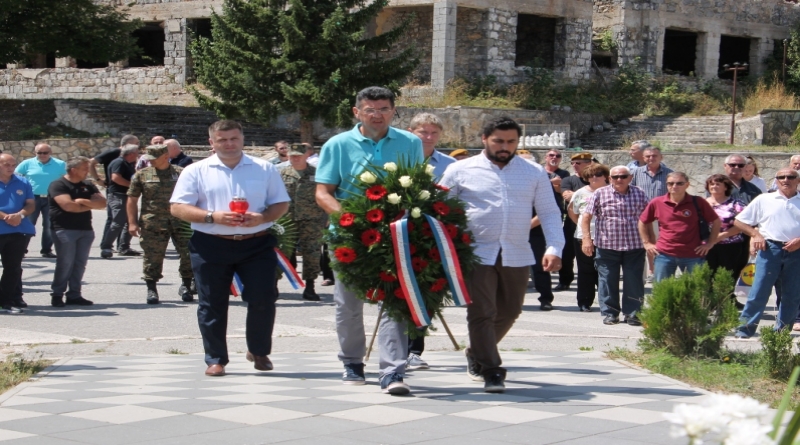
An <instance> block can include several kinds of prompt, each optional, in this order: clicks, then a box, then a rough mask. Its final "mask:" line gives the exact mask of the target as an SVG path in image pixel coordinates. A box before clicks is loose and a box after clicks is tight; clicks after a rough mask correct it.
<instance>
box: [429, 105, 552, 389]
mask: <svg viewBox="0 0 800 445" xmlns="http://www.w3.org/2000/svg"><path fill="white" fill-rule="evenodd" d="M520 134H521V129H520V126H519V125H518V124H517V123H516V122H515V121H514V120H512V119H511V118H508V117H501V118H497V119H495V120H493V121H490V122H488V123H487V124H486V125H485V126H484V127H483V134H482V135H481V141H482V142H483V147H484V148H483V152H482V153H481V154H480V155H478V156H473V157H471V158H469V159H467V160H464V161H461V162H456V163H455V164H453V165H451V166H449V167H448V168H447V170H446V171H445V173H444V177H442V180H441V182H440V184H441V185H443V186H445V187H448V188H449V189H450V194H451V196H453V197H458V198H460V199H461V200H463V201H464V202H465V203H466V205H467V218H468V220H469V223H468V227H469V230H470V231H472V234H473V236H474V237H475V254H476V255H477V256H478V258H479V261H480V264H479V265H478V266H476V268H475V270H474V271H473V272H472V273H471V274H469V276H468V277H467V280H466V281H467V289H468V291H469V295H470V297H471V298H472V304H470V305H469V306H467V326H468V328H469V342H470V347H469V348H468V349H467V350H466V354H467V364H468V366H467V368H468V369H467V372H468V374H469V375H470V377H471V378H472V379H473V380H476V381H480V380H482V381H483V382H484V390H485V391H486V392H503V391H504V390H505V377H506V370H505V369H504V368H502V367H501V366H500V365H501V364H502V360H501V359H500V353H499V352H498V350H497V344H498V343H499V342H500V340H502V339H503V337H504V336H505V335H506V333H508V331H509V330H510V329H511V326H513V325H514V321H515V320H516V319H517V317H519V315H520V314H521V313H522V305H523V303H524V301H525V291H526V288H527V283H528V268H529V267H530V266H531V265H532V264H534V263H535V262H536V261H535V259H534V257H533V252H532V251H531V248H530V245H529V244H528V232H529V230H530V229H531V226H532V225H533V224H534V221H533V208H534V207H536V211H537V214H538V215H539V216H538V222H539V223H540V224H541V226H542V229H543V230H544V236H545V240H546V243H547V249H546V251H545V254H544V256H543V258H542V266H543V268H544V270H545V271H548V272H550V271H557V270H559V269H560V268H561V250H562V248H563V247H564V234H563V232H562V230H561V212H560V211H559V209H558V205H557V204H556V200H555V198H554V197H553V187H552V186H551V184H550V179H549V178H548V176H547V173H546V172H545V171H544V168H542V166H540V165H537V164H532V163H530V162H527V161H525V160H524V159H522V158H520V157H515V156H514V155H515V152H516V150H517V144H518V143H519V137H520Z"/></svg>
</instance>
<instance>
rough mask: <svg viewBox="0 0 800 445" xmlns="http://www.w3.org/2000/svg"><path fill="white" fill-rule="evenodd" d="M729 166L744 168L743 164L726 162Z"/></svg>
mask: <svg viewBox="0 0 800 445" xmlns="http://www.w3.org/2000/svg"><path fill="white" fill-rule="evenodd" d="M728 167H731V168H744V164H728Z"/></svg>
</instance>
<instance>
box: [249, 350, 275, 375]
mask: <svg viewBox="0 0 800 445" xmlns="http://www.w3.org/2000/svg"><path fill="white" fill-rule="evenodd" d="M245 358H246V359H247V361H248V362H253V367H254V368H256V369H257V370H259V371H272V369H273V366H272V362H271V361H270V360H269V357H267V356H266V355H264V356H259V355H253V354H252V353H251V352H250V351H247V355H246V356H245Z"/></svg>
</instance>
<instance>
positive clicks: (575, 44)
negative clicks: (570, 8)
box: [554, 18, 592, 79]
mask: <svg viewBox="0 0 800 445" xmlns="http://www.w3.org/2000/svg"><path fill="white" fill-rule="evenodd" d="M554 62H555V67H556V68H560V69H561V70H563V73H564V76H565V77H567V78H570V79H588V78H589V76H590V73H591V67H592V21H591V19H575V18H562V19H558V20H556V45H555V57H554Z"/></svg>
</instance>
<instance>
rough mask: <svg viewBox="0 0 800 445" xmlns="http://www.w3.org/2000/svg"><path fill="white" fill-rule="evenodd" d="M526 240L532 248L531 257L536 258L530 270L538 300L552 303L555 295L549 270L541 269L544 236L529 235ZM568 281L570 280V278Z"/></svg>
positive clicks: (544, 244) (544, 248)
mask: <svg viewBox="0 0 800 445" xmlns="http://www.w3.org/2000/svg"><path fill="white" fill-rule="evenodd" d="M528 242H529V243H530V245H531V250H533V257H534V258H535V259H536V264H534V265H533V266H531V270H532V271H533V286H534V287H535V288H536V292H539V302H540V303H542V304H544V303H552V302H553V299H554V298H555V297H554V296H553V285H552V282H551V281H550V272H545V271H544V269H542V258H543V257H544V252H545V251H546V250H547V243H546V242H545V239H544V236H538V235H531V236H530V237H529V238H528ZM570 281H572V280H571V279H570Z"/></svg>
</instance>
